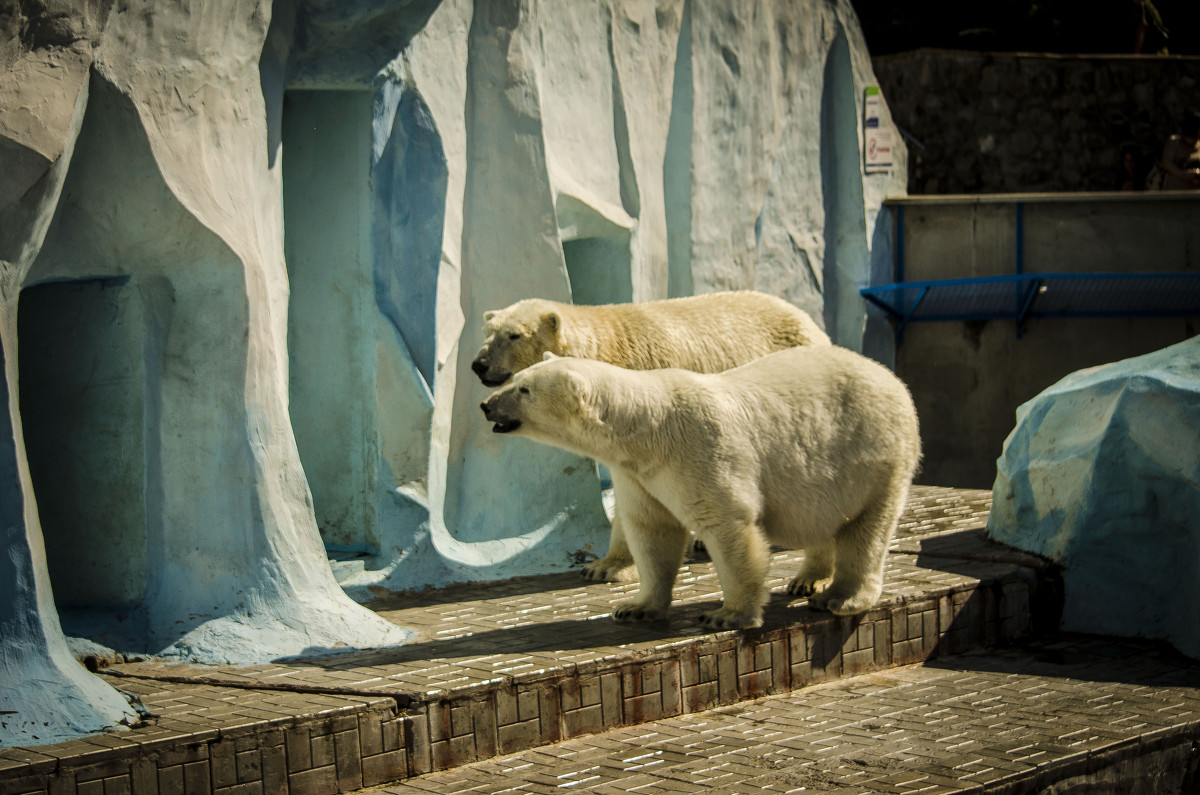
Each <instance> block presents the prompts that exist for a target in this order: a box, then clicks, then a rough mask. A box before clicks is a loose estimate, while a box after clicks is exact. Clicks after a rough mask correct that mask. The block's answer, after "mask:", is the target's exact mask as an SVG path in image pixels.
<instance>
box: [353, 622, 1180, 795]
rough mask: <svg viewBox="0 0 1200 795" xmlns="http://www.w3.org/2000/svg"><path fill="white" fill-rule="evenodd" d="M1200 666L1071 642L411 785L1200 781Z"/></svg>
mask: <svg viewBox="0 0 1200 795" xmlns="http://www.w3.org/2000/svg"><path fill="white" fill-rule="evenodd" d="M1197 743H1200V665H1197V664H1196V663H1195V662H1194V661H1192V660H1188V659H1186V658H1182V657H1180V656H1179V655H1178V654H1175V653H1173V652H1171V651H1169V650H1165V649H1163V648H1162V647H1160V646H1156V645H1152V644H1148V643H1133V642H1113V641H1108V640H1102V639H1094V638H1082V637H1069V638H1060V639H1057V640H1055V641H1052V642H1045V641H1042V642H1032V643H1027V644H1024V645H1022V646H1019V647H1014V648H1009V649H1000V650H992V651H989V652H986V653H980V652H971V653H967V654H960V655H955V656H951V657H943V658H938V659H936V660H933V661H930V662H928V663H925V664H920V665H913V666H906V667H902V668H895V669H892V670H888V671H880V672H876V673H870V674H863V675H860V676H857V677H854V678H851V679H848V680H842V681H837V682H826V683H822V684H816V685H813V686H811V687H806V688H804V689H802V690H796V691H793V692H791V693H787V694H784V695H777V696H768V697H765V698H761V699H757V700H753V701H746V702H741V703H738V704H736V705H733V706H729V707H718V708H716V709H714V710H710V711H708V712H704V713H698V714H695V715H685V716H681V717H678V718H668V719H665V720H662V721H655V722H653V723H648V724H643V725H640V726H631V727H628V728H622V729H616V730H613V731H609V732H605V733H603V734H597V735H590V736H588V737H582V738H579V739H575V740H569V741H566V742H563V743H559V744H556V745H552V746H545V747H543V748H537V749H533V750H530V751H525V752H522V753H519V754H514V755H508V756H503V757H498V758H495V759H491V760H487V761H484V762H477V763H474V764H471V765H465V766H463V767H460V768H456V769H454V770H450V771H446V772H442V773H432V774H429V775H426V776H420V777H418V778H416V779H411V780H409V781H408V782H405V783H403V784H399V785H392V786H387V787H382V788H380V789H378V790H375V791H374V792H375V793H376V795H392V794H394V795H410V793H455V794H456V795H457V793H478V795H486V794H492V795H496V794H498V793H509V792H511V793H546V794H547V795H548V794H549V793H560V792H572V791H574V792H591V793H601V794H604V795H607V794H609V793H611V794H612V795H618V794H619V793H643V794H645V795H650V794H651V793H672V792H714V793H755V792H819V793H924V795H950V793H976V792H978V793H982V792H1056V793H1067V792H1071V793H1088V794H1089V795H1096V794H1097V793H1147V795H1164V794H1165V793H1178V792H1189V793H1190V792H1196V791H1197V788H1200V775H1197V764H1198V762H1200V751H1198V750H1197Z"/></svg>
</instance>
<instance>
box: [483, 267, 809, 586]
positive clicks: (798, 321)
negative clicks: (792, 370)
mask: <svg viewBox="0 0 1200 795" xmlns="http://www.w3.org/2000/svg"><path fill="white" fill-rule="evenodd" d="M483 321H484V327H483V330H484V342H483V347H482V348H480V350H479V353H478V354H477V355H476V356H475V360H474V361H473V362H472V364H471V369H472V370H474V371H475V374H476V375H477V376H479V379H480V380H481V381H482V382H483V384H484V385H485V386H493V387H494V386H500V385H502V384H504V383H505V382H507V381H508V379H509V378H510V377H512V375H513V373H516V372H518V371H520V370H523V369H525V368H526V367H529V366H530V365H532V364H535V363H537V362H539V361H541V360H542V355H543V354H544V353H546V352H547V351H548V352H550V353H553V354H555V355H557V356H575V357H580V358H585V359H598V360H600V361H605V362H609V363H611V364H615V365H619V366H621V367H626V368H629V369H632V370H653V369H659V368H664V367H680V368H683V369H685V370H695V371H696V372H701V373H716V372H721V371H722V370H728V369H729V368H731V367H736V366H738V365H741V364H745V363H746V362H749V361H753V360H754V359H757V358H758V357H760V356H764V355H766V354H768V353H772V352H774V351H778V350H783V349H785V348H791V347H794V346H796V345H829V344H830V341H829V337H828V336H826V334H825V332H824V331H822V330H821V328H820V327H819V326H818V325H817V324H816V323H815V322H814V321H813V319H812V318H811V317H809V316H808V314H806V313H805V312H803V311H801V310H800V309H797V308H796V307H794V306H792V305H791V304H789V303H788V302H787V301H784V300H783V299H781V298H776V297H775V296H772V295H767V294H765V293H759V292H754V291H752V290H740V291H734V292H724V293H710V294H706V295H697V296H690V297H687V298H671V299H667V300H664V301H647V302H644V303H640V304H607V305H603V306H576V305H573V304H563V303H559V302H557V301H547V300H543V299H538V298H530V299H526V300H524V301H518V302H517V303H515V304H513V305H511V306H509V307H506V308H504V309H498V310H492V311H489V312H485V313H484V316H483ZM613 486H614V488H613V497H614V501H615V502H616V503H617V504H619V503H620V501H621V487H620V485H619V484H617V482H616V479H615V478H614V481H613ZM661 519H662V521H663V522H671V521H673V520H672V519H671V517H670V516H669V515H665V516H662V517H661ZM621 525H622V523H621V519H620V511H617V514H616V517H615V518H614V520H613V526H612V535H611V537H610V539H609V544H608V552H607V554H606V555H605V556H604V557H603V558H602V559H600V560H597V561H593V562H591V563H589V564H587V565H586V566H584V567H583V575H584V577H587V578H588V579H591V580H613V581H620V580H634V579H636V576H637V572H636V569H635V568H634V566H633V559H632V557H631V556H630V553H629V547H628V545H627V544H626V543H625V533H624V529H623V528H622V526H621Z"/></svg>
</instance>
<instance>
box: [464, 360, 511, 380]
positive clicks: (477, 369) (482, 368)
mask: <svg viewBox="0 0 1200 795" xmlns="http://www.w3.org/2000/svg"><path fill="white" fill-rule="evenodd" d="M491 369H492V364H491V361H490V360H489V359H488V357H487V356H486V355H484V354H483V353H480V354H479V355H478V356H476V357H475V361H473V362H471V370H472V371H473V372H474V373H475V375H477V376H479V380H480V381H482V382H483V385H484V386H489V387H497V386H500V385H501V384H503V383H504V382H505V381H507V380H508V379H509V378H510V377H511V376H512V373H510V372H508V371H499V372H491Z"/></svg>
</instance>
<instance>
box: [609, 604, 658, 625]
mask: <svg viewBox="0 0 1200 795" xmlns="http://www.w3.org/2000/svg"><path fill="white" fill-rule="evenodd" d="M666 617H667V611H666V608H661V607H646V606H645V605H643V604H642V603H641V602H622V603H621V604H619V605H617V609H616V610H613V619H614V620H616V621H621V622H625V623H633V622H636V621H658V620H659V619H663V618H666Z"/></svg>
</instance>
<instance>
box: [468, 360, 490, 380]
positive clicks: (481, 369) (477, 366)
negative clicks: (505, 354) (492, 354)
mask: <svg viewBox="0 0 1200 795" xmlns="http://www.w3.org/2000/svg"><path fill="white" fill-rule="evenodd" d="M471 369H472V370H474V371H475V375H477V376H479V377H480V378H483V375H484V373H486V372H487V369H488V366H487V362H486V361H484V360H483V359H476V360H475V361H473V362H471Z"/></svg>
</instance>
